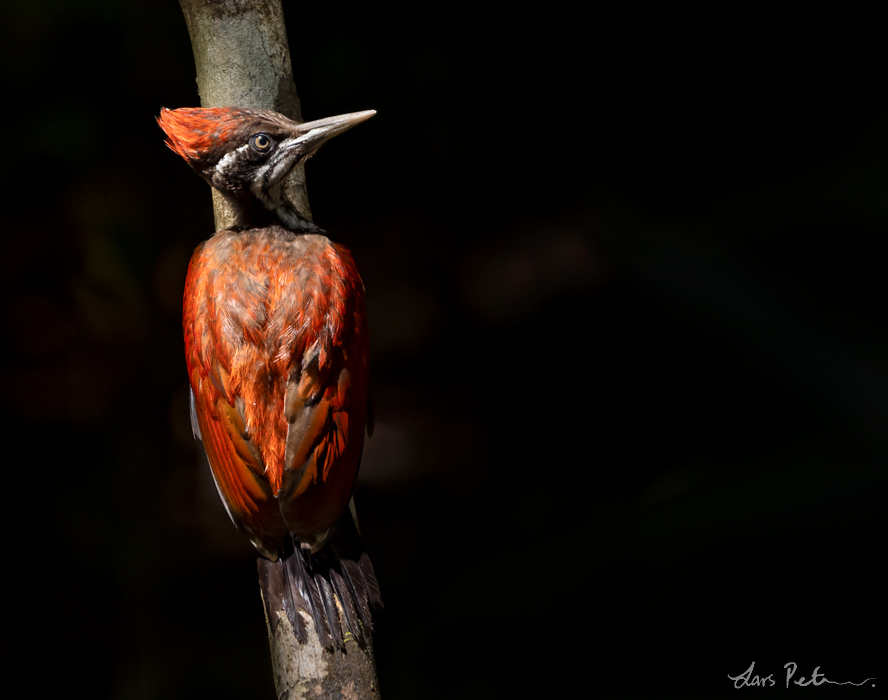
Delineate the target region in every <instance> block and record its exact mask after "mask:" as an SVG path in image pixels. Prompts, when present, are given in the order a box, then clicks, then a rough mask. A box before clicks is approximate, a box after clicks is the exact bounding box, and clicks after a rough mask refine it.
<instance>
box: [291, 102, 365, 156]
mask: <svg viewBox="0 0 888 700" xmlns="http://www.w3.org/2000/svg"><path fill="white" fill-rule="evenodd" d="M374 114H376V110H374V109H368V110H365V111H363V112H352V113H351V114H340V115H338V116H335V117H326V118H324V119H316V120H315V121H313V122H305V123H303V124H300V125H299V131H300V132H301V134H299V135H298V136H296V138H294V139H293V140H292V141H291V144H292V145H296V144H299V145H300V146H302V150H304V151H305V152H306V154H308V153H311V152H312V151H314V150H316V149H317V148H318V147H319V146H320V145H321V144H322V143H325V142H327V141H328V140H330V139H332V138H333V137H334V136H339V134H342V133H344V132H346V131H348V130H349V129H351V128H352V127H353V126H357V125H358V124H360V123H361V122H363V121H367V120H368V119H369V118H370V117H372V116H373V115H374Z"/></svg>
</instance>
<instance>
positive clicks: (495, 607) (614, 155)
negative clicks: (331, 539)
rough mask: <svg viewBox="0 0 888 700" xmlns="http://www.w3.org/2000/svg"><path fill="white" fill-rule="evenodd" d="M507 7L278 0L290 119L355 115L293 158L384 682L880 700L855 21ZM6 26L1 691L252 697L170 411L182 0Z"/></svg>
mask: <svg viewBox="0 0 888 700" xmlns="http://www.w3.org/2000/svg"><path fill="white" fill-rule="evenodd" d="M503 7H504V9H502V10H501V11H493V10H492V9H491V10H487V9H485V7H484V5H483V4H480V3H467V4H459V3H448V4H445V5H439V6H413V5H411V6H404V7H401V8H400V9H399V8H398V7H397V6H393V7H389V8H385V7H379V6H377V5H376V4H373V3H363V4H359V3H346V4H344V5H343V4H341V3H320V2H310V3H299V4H296V3H290V2H285V11H286V13H287V17H288V22H289V25H290V26H289V32H290V41H291V51H292V54H293V59H294V63H295V75H296V83H297V87H298V89H299V93H300V96H301V98H302V104H303V114H304V116H305V118H307V119H315V118H320V117H325V116H330V115H333V114H338V113H342V112H351V111H356V110H361V109H368V108H372V109H376V110H378V115H377V116H376V117H374V119H373V120H371V121H370V122H368V123H367V124H364V125H361V126H360V128H358V129H355V130H354V131H353V132H350V133H349V134H347V135H346V136H344V137H342V138H341V139H337V140H336V141H335V142H333V143H331V144H330V145H329V146H327V147H326V148H325V150H324V152H323V153H322V154H321V155H319V156H318V157H317V158H315V159H313V160H312V162H311V163H310V165H309V167H308V181H309V190H310V194H311V200H312V205H313V208H314V212H315V218H316V220H317V221H318V222H319V223H320V225H321V226H324V227H325V228H327V229H329V230H331V231H336V232H337V233H339V234H340V235H341V236H342V237H343V238H344V239H345V240H346V241H348V243H349V244H350V246H351V247H352V249H353V251H354V253H355V257H356V259H357V261H358V265H359V267H360V269H361V271H362V274H363V277H364V281H365V283H366V286H367V289H368V298H369V302H368V303H369V314H370V323H371V334H372V342H373V349H372V353H373V357H372V371H373V376H374V381H375V386H374V392H375V401H376V414H377V426H376V432H375V434H374V436H373V438H372V439H371V440H370V441H369V443H368V445H367V447H366V451H365V460H364V467H363V470H362V474H361V478H360V481H359V484H358V488H357V501H358V507H359V511H360V517H361V525H362V529H363V531H364V533H365V538H366V541H367V546H368V548H369V550H370V552H371V554H372V556H373V560H374V562H375V565H376V570H377V572H378V575H379V579H380V582H381V584H382V588H383V594H384V597H385V603H386V615H385V619H384V621H383V622H382V624H381V628H380V630H379V633H378V637H377V645H378V660H379V672H380V680H381V683H382V687H383V692H384V697H386V698H387V699H389V700H395V699H397V698H457V697H459V698H489V697H496V698H507V697H537V696H542V697H574V696H580V697H582V696H594V697H602V698H617V699H622V698H660V697H667V696H673V695H674V696H675V697H683V698H689V697H706V698H711V697H723V696H724V697H727V696H730V697H735V696H738V695H741V694H744V693H745V694H751V693H754V694H761V695H768V696H775V695H784V694H787V693H794V694H795V695H798V696H799V697H801V696H802V695H804V696H805V697H824V696H826V695H829V694H830V693H829V692H826V691H829V687H828V686H824V687H821V688H806V689H802V688H796V687H793V688H791V689H789V690H787V689H785V687H784V681H783V678H784V675H783V674H784V671H783V665H784V664H785V663H788V662H795V663H797V664H798V665H799V669H798V672H797V677H798V676H801V675H805V676H808V677H810V674H811V672H812V671H813V670H814V667H815V666H820V667H821V672H822V673H825V674H826V676H827V677H828V678H830V679H831V680H835V681H854V682H859V681H863V680H864V679H865V678H867V677H876V679H877V681H876V683H877V684H878V683H881V684H882V687H884V683H885V675H886V667H885V660H884V653H883V649H882V648H881V644H882V643H884V633H885V615H884V608H883V605H882V600H883V599H884V592H885V584H886V581H885V575H884V572H883V564H884V534H885V514H884V513H885V507H884V502H885V488H886V481H888V479H886V471H885V466H884V465H885V460H886V457H888V324H886V322H888V312H886V305H885V286H886V283H885V275H884V272H883V271H884V268H885V259H886V252H888V245H886V243H888V241H886V234H888V196H886V195H888V127H886V125H888V96H886V90H885V80H884V74H885V64H886V55H885V53H886V52H885V48H884V47H885V42H884V37H883V36H882V28H883V25H882V24H881V23H880V22H877V21H876V20H875V18H874V17H866V16H852V15H851V14H850V12H847V13H839V14H836V13H835V11H834V12H832V13H830V14H823V15H820V16H817V15H815V14H813V11H812V10H810V9H808V10H806V14H805V15H804V16H802V15H796V16H791V17H778V16H776V15H775V14H773V13H769V14H765V15H756V14H752V13H751V11H747V12H748V14H745V15H742V16H741V15H740V14H732V13H731V12H729V11H727V10H725V11H723V12H722V14H719V15H715V14H710V15H706V14H700V13H699V12H698V13H690V12H688V13H682V12H680V11H678V10H676V9H674V8H673V9H671V10H670V11H669V12H668V13H663V14H658V15H652V14H651V13H650V8H644V9H643V8H640V7H636V8H632V7H627V8H626V9H624V10H623V11H621V12H616V11H613V10H609V9H601V7H599V6H597V5H596V6H592V8H591V9H590V8H585V9H583V10H579V9H575V8H579V6H578V5H567V4H565V5H559V4H552V3H546V4H544V5H540V6H534V7H531V8H528V9H527V10H525V11H519V10H517V9H515V8H517V5H516V6H508V9H506V6H503ZM602 7H604V6H602ZM572 8H573V9H572ZM4 15H5V16H4V17H3V18H2V30H0V31H2V39H3V40H2V42H0V51H2V64H0V65H2V92H3V96H4V100H3V104H4V106H3V109H2V115H3V117H2V118H3V123H2V127H3V134H4V135H5V139H4V141H3V145H2V170H0V177H2V191H3V199H4V206H3V212H4V226H3V231H4V233H3V249H2V255H0V285H2V290H0V294H2V296H0V299H2V301H0V312H2V316H0V319H2V330H3V340H2V358H3V359H2V368H0V381H2V393H0V398H2V404H0V410H2V425H3V428H4V433H5V450H4V453H5V456H4V459H3V462H2V465H3V466H2V469H3V473H4V479H3V491H2V498H3V507H2V509H0V510H2V514H3V525H4V530H3V532H4V535H5V555H4V558H3V562H4V564H3V580H4V582H5V586H4V588H5V593H4V595H3V598H2V600H3V609H4V612H3V618H4V619H3V623H2V649H0V654H2V657H0V658H2V665H3V667H4V669H5V672H4V678H5V679H6V680H7V682H8V683H10V684H11V683H14V682H15V683H16V684H18V681H19V680H20V681H22V682H24V683H25V684H26V687H28V688H29V692H28V693H27V694H28V695H35V694H37V695H43V694H47V693H49V692H50V690H52V689H56V688H59V687H62V688H65V689H70V690H77V691H78V692H86V693H87V694H88V695H89V697H94V698H105V697H108V698H121V699H127V700H128V699H130V698H133V699H142V698H146V699H147V698H165V699H172V698H189V699H191V698H202V697H212V698H216V699H223V698H224V699H227V698H232V699H234V698H273V697H274V690H273V687H272V680H271V671H270V662H269V658H268V649H267V643H266V637H265V627H264V622H263V617H262V609H261V603H260V598H259V594H258V590H257V585H256V573H255V563H254V557H253V555H252V553H251V549H250V547H249V545H248V543H247V542H246V540H245V539H244V538H242V537H241V536H240V535H239V534H238V533H237V532H236V531H235V530H234V528H233V527H232V526H231V524H230V523H229V521H228V519H227V517H226V515H225V513H224V511H223V509H222V507H221V505H220V503H219V501H218V498H217V496H216V493H215V489H214V488H213V485H212V481H211V478H210V476H209V473H208V471H207V469H206V467H205V466H203V465H202V464H201V461H200V449H199V446H198V445H197V444H196V443H195V442H194V441H193V440H192V438H191V434H190V427H189V422H188V416H187V395H186V375H185V369H184V360H183V351H182V340H181V326H180V323H181V321H180V301H181V292H182V287H183V282H184V275H185V269H186V265H187V261H188V258H189V255H190V252H191V250H192V249H193V248H194V246H195V245H197V243H198V242H200V241H201V240H203V239H204V238H206V237H208V235H209V234H210V233H212V218H211V203H210V196H209V192H208V190H207V187H206V185H205V184H204V183H203V182H202V181H200V180H199V179H198V178H197V177H195V176H194V175H193V173H191V172H190V171H189V170H188V168H187V167H186V166H185V165H184V164H183V163H182V162H181V160H179V159H178V158H177V157H175V156H174V155H173V154H171V153H170V152H169V151H168V150H167V149H166V148H165V147H164V145H163V138H162V135H161V132H160V130H159V129H158V128H157V126H156V125H155V123H154V117H155V116H156V115H157V114H158V111H159V109H160V107H161V106H162V105H164V106H167V107H171V108H172V107H180V106H196V105H197V104H198V97H197V93H196V87H195V83H194V66H193V59H192V55H191V49H190V45H189V41H188V35H187V32H186V29H185V24H184V21H183V20H182V17H181V15H180V12H179V8H178V5H177V3H175V2H167V3H157V2H148V1H147V0H134V1H133V2H127V3H121V2H114V1H112V0H106V1H105V2H89V3H71V2H62V1H60V0H59V1H57V2H51V1H49V0H41V2H37V3H34V2H30V3H6V4H5V5H4ZM752 661H755V662H756V666H755V673H757V674H760V675H761V676H767V675H768V674H773V678H774V680H775V682H776V685H775V686H774V687H770V688H765V689H755V688H744V689H742V690H735V689H734V688H733V687H732V684H731V681H729V680H728V679H727V676H728V675H737V674H740V673H741V672H742V671H744V670H745V669H747V668H748V667H749V665H750V663H751V662H752ZM877 687H878V686H877ZM877 692H878V690H875V689H874V688H873V687H871V683H866V684H864V686H863V687H859V688H857V687H848V686H846V687H844V688H843V689H842V693H841V695H842V696H843V697H873V696H874V694H875V693H877ZM22 694H24V693H22ZM834 694H837V693H834Z"/></svg>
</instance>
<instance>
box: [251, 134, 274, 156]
mask: <svg viewBox="0 0 888 700" xmlns="http://www.w3.org/2000/svg"><path fill="white" fill-rule="evenodd" d="M271 144H272V141H271V137H270V136H269V135H268V134H253V135H252V136H251V137H250V146H251V147H252V148H253V150H254V151H256V152H257V153H266V152H267V151H268V150H269V149H270V148H271Z"/></svg>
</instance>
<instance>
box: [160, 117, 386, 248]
mask: <svg viewBox="0 0 888 700" xmlns="http://www.w3.org/2000/svg"><path fill="white" fill-rule="evenodd" d="M374 114H376V112H374V111H373V110H368V111H365V112H354V113H352V114H341V115H339V116H336V117H327V118H326V119H318V120H317V121H312V122H304V123H302V124H299V123H297V122H294V121H292V120H290V119H287V118H286V117H285V116H283V115H281V114H278V113H277V112H271V111H268V110H261V109H240V108H237V107H214V108H206V109H191V108H183V109H166V108H163V109H161V111H160V116H159V117H158V118H157V123H158V124H160V128H161V129H163V130H164V132H165V133H166V135H167V145H168V146H169V147H170V148H171V149H172V150H173V151H175V152H176V153H178V154H179V155H180V156H182V157H183V158H184V159H185V160H186V161H187V162H188V164H189V165H190V166H191V167H192V168H194V170H196V171H197V172H198V173H199V174H200V175H202V176H203V177H204V178H205V179H206V180H207V181H208V182H209V183H210V184H211V185H212V186H213V187H215V188H216V189H217V190H219V191H220V192H222V193H223V194H225V195H227V196H229V197H231V198H232V199H234V200H237V201H240V202H241V203H246V200H248V199H250V198H251V197H253V198H255V199H256V200H258V201H259V202H261V203H262V205H263V206H264V207H265V209H266V210H268V211H270V212H273V213H274V214H275V215H277V217H278V218H279V219H280V221H281V222H282V223H283V224H284V225H285V226H287V227H288V228H291V229H294V230H297V231H306V230H316V227H315V226H314V225H313V224H312V223H310V222H308V221H306V220H305V219H303V218H302V217H301V216H300V215H299V213H298V212H297V211H296V209H295V207H294V206H293V205H292V204H291V203H290V202H289V200H288V199H287V197H286V196H285V191H284V187H283V184H284V180H285V179H286V177H287V175H289V174H290V172H291V171H292V170H293V168H295V167H296V166H297V165H298V164H299V163H300V162H302V161H304V160H305V159H307V158H308V157H309V156H311V155H312V154H313V153H314V152H315V151H317V149H318V148H319V147H320V146H321V145H322V144H323V143H325V142H326V141H328V140H329V139H331V138H333V137H334V136H337V135H338V134H341V133H343V132H344V131H347V130H348V129H351V128H352V127H353V126H355V125H357V124H360V123H361V122H362V121H364V120H365V119H369V118H370V117H372V116H373V115H374Z"/></svg>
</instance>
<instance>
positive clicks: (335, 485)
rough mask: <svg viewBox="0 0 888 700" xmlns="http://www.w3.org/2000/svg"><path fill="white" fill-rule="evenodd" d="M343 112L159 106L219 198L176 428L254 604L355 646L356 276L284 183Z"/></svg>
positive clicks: (362, 327) (359, 634) (370, 592)
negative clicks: (221, 221)
mask: <svg viewBox="0 0 888 700" xmlns="http://www.w3.org/2000/svg"><path fill="white" fill-rule="evenodd" d="M374 114H375V112H374V111H365V112H355V113H353V114H344V115H340V116H336V117H329V118H326V119H320V120H317V121H312V122H306V123H297V122H294V121H292V120H290V119H288V118H287V117H284V116H283V115H281V114H277V113H275V112H272V111H268V110H258V109H240V108H232V107H223V108H213V109H190V108H183V109H175V110H169V109H166V108H163V109H162V110H161V113H160V116H159V117H158V119H157V121H158V124H159V125H160V127H161V128H162V129H163V131H164V132H165V133H166V136H167V145H168V146H169V147H170V148H171V149H172V150H173V151H174V152H175V153H177V154H179V155H180V156H181V157H182V158H184V159H185V161H186V162H187V163H188V164H189V165H190V166H191V167H192V168H193V169H194V170H195V171H196V172H197V173H198V174H199V175H200V176H202V177H203V178H204V179H205V180H206V181H207V182H209V183H210V185H212V186H213V187H214V188H215V189H217V190H218V191H219V192H220V193H221V194H222V195H223V196H224V197H226V198H227V199H229V200H230V201H231V203H232V204H233V205H234V210H235V211H236V212H237V213H238V218H237V222H236V224H235V225H233V226H231V227H230V228H229V229H226V230H223V231H217V232H216V233H215V234H214V235H213V236H212V237H211V238H210V239H209V240H207V241H205V242H204V243H202V244H201V245H199V246H198V247H197V249H196V250H195V252H194V256H193V257H192V258H191V263H190V265H189V268H188V275H187V278H186V282H185V298H184V303H183V309H184V313H183V328H184V334H185V356H186V364H187V369H188V377H189V382H190V385H191V424H192V430H193V431H194V433H195V436H196V437H198V438H200V439H201V440H202V441H203V446H204V450H205V451H206V454H207V458H208V461H209V463H210V468H211V471H212V474H213V478H214V480H215V483H216V488H217V489H218V491H219V495H220V497H221V498H222V502H223V503H224V505H225V509H226V510H227V511H228V515H229V516H230V517H231V520H232V522H234V524H235V526H237V527H238V528H239V529H241V530H242V531H243V532H244V533H246V535H247V536H248V537H249V539H250V541H251V542H252V544H253V546H254V547H255V549H256V551H257V552H258V553H259V555H260V559H259V571H260V581H261V584H262V588H263V600H264V601H265V605H266V613H267V615H268V619H269V621H270V623H271V624H272V627H273V629H274V628H276V626H277V624H278V623H279V619H278V611H283V612H284V613H285V614H286V616H287V618H288V619H289V621H290V624H291V625H292V627H293V630H294V632H295V634H296V637H297V639H299V640H300V641H302V642H304V641H305V640H306V639H307V632H306V626H305V619H304V617H303V615H304V616H310V617H311V619H312V620H313V621H314V625H315V629H316V630H317V633H318V636H319V638H320V640H321V642H322V644H323V645H324V646H325V647H326V648H327V649H328V650H331V649H332V648H333V647H337V646H338V647H340V648H341V647H342V646H343V644H344V640H347V639H348V638H349V635H351V638H353V639H355V640H356V641H358V642H359V643H361V644H363V643H364V642H365V641H366V639H367V638H368V635H369V632H370V630H371V629H372V614H373V612H374V611H375V610H376V609H378V608H380V607H381V599H380V595H379V586H378V584H377V581H376V576H375V574H374V572H373V567H372V565H371V564H370V560H369V558H368V557H367V555H366V553H365V552H364V551H363V547H362V545H361V543H360V537H359V535H358V533H357V528H356V525H355V522H354V520H353V516H352V512H351V511H350V510H349V509H348V508H347V505H348V503H349V499H350V498H351V495H352V489H353V486H354V482H355V477H356V476H357V472H358V467H359V464H360V460H361V450H362V447H363V441H364V433H365V428H366V426H367V419H368V396H367V386H368V379H367V373H368V339H367V320H366V312H365V308H364V286H363V283H362V281H361V278H360V276H359V275H358V271H357V268H356V267H355V263H354V260H353V259H352V256H351V254H350V253H349V251H348V250H347V249H346V248H345V247H344V246H342V245H340V244H338V243H334V242H332V241H331V240H330V239H329V238H327V237H326V236H325V235H324V232H323V231H322V230H321V229H320V228H318V227H317V226H315V224H314V223H312V222H311V221H309V220H308V219H306V218H305V217H304V216H303V215H302V214H301V213H300V212H299V211H298V210H297V208H296V207H295V206H294V205H293V203H292V202H291V201H290V200H289V198H288V196H287V193H286V190H285V187H284V183H285V180H286V178H287V176H288V175H289V174H290V172H291V171H292V170H293V168H295V167H296V166H297V165H298V164H299V163H300V162H303V161H305V160H306V159H307V158H308V157H309V156H311V155H312V154H313V153H315V152H316V151H317V149H318V148H319V147H320V146H321V145H322V144H323V143H325V142H326V141H328V140H329V139H330V138H332V137H334V136H336V135H338V134H341V133H343V132H344V131H346V130H348V129H350V128H352V127H353V126H355V125H357V124H359V123H360V122H362V121H364V120H366V119H369V118H370V117H371V116H373V115H374Z"/></svg>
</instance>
